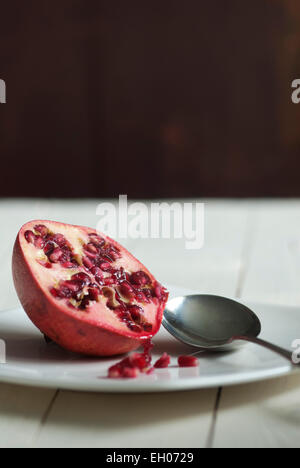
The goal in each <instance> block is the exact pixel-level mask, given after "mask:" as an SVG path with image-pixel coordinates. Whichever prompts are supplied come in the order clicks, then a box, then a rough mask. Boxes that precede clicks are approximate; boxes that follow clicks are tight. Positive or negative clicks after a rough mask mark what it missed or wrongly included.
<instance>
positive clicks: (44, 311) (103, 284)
mask: <svg viewBox="0 0 300 468" xmlns="http://www.w3.org/2000/svg"><path fill="white" fill-rule="evenodd" d="M12 266H13V277H14V283H15V287H16V291H17V294H18V296H19V299H20V301H21V303H22V306H23V308H24V310H25V311H26V313H27V314H28V316H29V318H30V319H31V321H32V322H33V323H34V324H35V325H36V326H37V327H38V328H39V329H40V331H41V332H42V333H44V334H45V335H46V336H47V337H48V338H50V339H51V340H53V341H54V342H56V343H57V344H59V345H60V346H62V347H63V348H66V349H68V350H70V351H73V352H77V353H82V354H86V355H92V356H112V355H116V354H123V353H126V352H129V351H132V350H135V349H137V348H138V347H139V346H140V345H141V344H143V343H144V342H145V341H146V340H149V339H150V338H151V337H152V336H153V335H155V334H156V333H157V332H158V330H159V328H160V325H161V321H162V316H163V312H164V309H165V305H166V302H167V300H168V293H167V291H166V289H165V288H164V287H162V286H161V285H160V284H159V283H158V282H157V281H156V279H155V278H154V276H153V275H152V274H151V273H150V272H149V271H148V270H147V269H146V268H145V267H144V266H143V265H142V264H141V263H140V262H139V261H138V260H137V259H136V258H134V257H133V255H131V254H130V253H129V252H128V251H127V250H126V249H125V248H124V247H122V246H121V245H119V244H118V243H117V242H115V241H114V240H112V239H110V238H109V237H107V236H106V235H104V234H101V233H98V232H97V231H95V230H93V229H90V228H86V227H81V226H73V225H68V224H62V223H57V222H54V221H31V222H29V223H27V224H25V225H24V226H23V227H22V228H21V230H20V232H19V234H18V236H17V239H16V242H15V246H14V251H13V262H12Z"/></svg>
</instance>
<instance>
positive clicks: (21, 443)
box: [0, 384, 56, 448]
mask: <svg viewBox="0 0 300 468" xmlns="http://www.w3.org/2000/svg"><path fill="white" fill-rule="evenodd" d="M55 393H56V392H55V391H53V390H47V389H39V388H30V387H22V386H17V385H8V384H0V434H1V436H0V447H1V448H14V447H22V448H23V447H32V446H33V445H34V443H35V440H36V437H37V435H38V433H39V430H40V426H41V423H42V420H43V417H44V416H45V414H46V413H47V411H48V408H49V407H50V405H51V402H52V400H53V398H54V396H55Z"/></svg>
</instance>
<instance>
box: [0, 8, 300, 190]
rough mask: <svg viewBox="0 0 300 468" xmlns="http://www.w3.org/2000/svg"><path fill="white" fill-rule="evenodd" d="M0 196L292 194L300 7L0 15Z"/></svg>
mask: <svg viewBox="0 0 300 468" xmlns="http://www.w3.org/2000/svg"><path fill="white" fill-rule="evenodd" d="M0 78H2V79H4V80H5V81H6V83H7V104H6V105H0V154H1V185H0V196H51V197H53V196H66V197H74V196H77V197H85V196H96V197H110V196H116V195H118V194H119V193H126V194H128V195H129V196H131V197H169V196H175V197H176V196H180V197H181V196H193V197H196V196H199V197H201V196H282V195H284V196H294V195H300V126H299V123H300V120H299V118H300V105H299V106H296V105H294V104H292V103H291V82H292V80H293V79H295V78H300V2H299V0H251V1H250V0H243V1H241V0H226V1H220V0H209V1H199V0H187V1H185V2H183V1H182V0H163V1H162V0H151V1H149V0H142V1H141V0H126V1H124V0H97V1H96V0H88V1H87V0H55V1H53V2H50V1H49V0H47V1H45V0H43V1H41V0H26V2H20V1H16V0H12V1H9V2H2V4H1V19H0Z"/></svg>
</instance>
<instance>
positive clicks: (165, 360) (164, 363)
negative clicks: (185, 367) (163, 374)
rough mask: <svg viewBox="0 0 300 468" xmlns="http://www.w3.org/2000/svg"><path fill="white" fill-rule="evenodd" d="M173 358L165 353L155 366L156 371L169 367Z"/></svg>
mask: <svg viewBox="0 0 300 468" xmlns="http://www.w3.org/2000/svg"><path fill="white" fill-rule="evenodd" d="M170 363H171V358H170V356H169V355H168V354H167V353H164V354H163V355H162V356H161V357H160V358H159V359H158V360H157V361H156V363H155V364H154V367H155V369H165V368H166V367H169V365H170Z"/></svg>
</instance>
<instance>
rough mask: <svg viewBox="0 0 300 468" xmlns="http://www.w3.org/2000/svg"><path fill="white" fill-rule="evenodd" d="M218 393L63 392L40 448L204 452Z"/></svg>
mask: <svg viewBox="0 0 300 468" xmlns="http://www.w3.org/2000/svg"><path fill="white" fill-rule="evenodd" d="M214 402H215V392H214V391H212V390H201V391H193V392H179V393H162V394H137V395H134V394H133V395H128V394H122V395H107V394H98V395H96V394H92V395H90V394H85V393H72V392H66V391H62V392H60V394H59V396H58V399H57V400H56V402H55V404H54V407H53V410H52V411H51V414H50V416H49V418H48V420H47V423H46V425H45V426H44V427H43V430H42V432H41V436H40V438H39V440H38V444H37V446H38V447H72V448H75V447H85V448H88V447H107V448H110V447H122V448H123V447H124V448H127V447H128V448H134V447H135V448H146V447H170V448H172V447H174V448H176V447H179V446H180V447H196V448H197V447H203V446H205V444H206V439H207V432H208V428H209V426H210V423H211V417H212V409H213V406H214Z"/></svg>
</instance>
